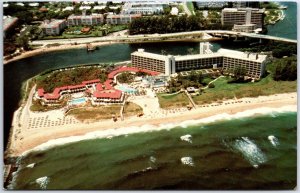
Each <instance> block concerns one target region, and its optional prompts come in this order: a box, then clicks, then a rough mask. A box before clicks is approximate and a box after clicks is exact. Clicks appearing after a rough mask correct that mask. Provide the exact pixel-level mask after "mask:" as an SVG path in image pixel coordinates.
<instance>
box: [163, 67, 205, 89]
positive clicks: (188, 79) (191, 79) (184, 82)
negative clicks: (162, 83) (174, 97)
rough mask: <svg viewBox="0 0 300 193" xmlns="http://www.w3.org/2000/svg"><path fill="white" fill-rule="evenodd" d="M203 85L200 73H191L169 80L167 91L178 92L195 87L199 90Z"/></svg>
mask: <svg viewBox="0 0 300 193" xmlns="http://www.w3.org/2000/svg"><path fill="white" fill-rule="evenodd" d="M203 84H205V83H204V82H203V76H202V74H201V73H196V72H195V71H194V70H192V71H191V73H190V75H187V76H182V75H180V74H178V76H177V77H176V78H171V80H170V81H169V82H168V89H169V91H170V92H171V93H173V92H177V91H179V90H180V89H181V88H185V89H186V88H187V87H196V88H199V87H201V86H202V85H203Z"/></svg>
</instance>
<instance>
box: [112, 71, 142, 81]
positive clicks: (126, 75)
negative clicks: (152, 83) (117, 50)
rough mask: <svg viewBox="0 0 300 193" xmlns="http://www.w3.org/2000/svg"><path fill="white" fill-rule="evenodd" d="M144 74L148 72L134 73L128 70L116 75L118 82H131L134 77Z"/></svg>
mask: <svg viewBox="0 0 300 193" xmlns="http://www.w3.org/2000/svg"><path fill="white" fill-rule="evenodd" d="M146 75H148V74H147V73H145V72H137V73H135V74H133V73H130V72H123V73H121V74H119V75H118V76H117V80H118V81H119V82H120V83H131V82H133V81H134V78H135V77H138V76H146Z"/></svg>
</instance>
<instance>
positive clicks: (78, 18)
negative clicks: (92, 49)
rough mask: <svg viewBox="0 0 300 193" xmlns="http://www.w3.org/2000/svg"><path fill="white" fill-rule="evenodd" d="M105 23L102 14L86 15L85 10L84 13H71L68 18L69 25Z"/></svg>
mask: <svg viewBox="0 0 300 193" xmlns="http://www.w3.org/2000/svg"><path fill="white" fill-rule="evenodd" d="M102 23H103V15H102V14H93V15H85V11H83V13H82V15H74V14H72V15H70V16H69V17H68V19H67V24H68V26H73V25H97V24H102Z"/></svg>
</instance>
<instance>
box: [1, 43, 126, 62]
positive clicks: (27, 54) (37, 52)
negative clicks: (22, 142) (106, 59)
mask: <svg viewBox="0 0 300 193" xmlns="http://www.w3.org/2000/svg"><path fill="white" fill-rule="evenodd" d="M116 43H121V42H114V41H112V42H93V43H92V44H93V46H100V47H101V46H106V45H111V44H116ZM85 47H86V44H78V45H73V44H64V45H59V46H54V47H49V48H47V47H44V48H37V49H34V50H30V51H26V52H23V53H22V54H21V55H18V56H15V57H13V58H11V59H8V60H5V59H3V64H4V65H6V64H8V63H10V62H14V61H17V60H21V59H23V58H29V57H32V56H37V55H40V54H43V53H49V52H55V51H60V50H70V49H80V48H85Z"/></svg>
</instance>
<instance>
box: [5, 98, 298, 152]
mask: <svg viewBox="0 0 300 193" xmlns="http://www.w3.org/2000/svg"><path fill="white" fill-rule="evenodd" d="M282 107H288V108H289V109H290V110H291V111H297V93H296V92H294V93H285V94H276V95H271V96H260V97H257V98H242V99H236V100H234V99H232V100H227V101H223V103H221V104H218V103H215V104H209V105H205V106H203V105H202V106H198V107H197V108H196V109H192V110H191V111H183V112H181V111H178V112H173V113H169V114H167V115H163V114H160V113H156V116H153V117H149V116H145V117H127V118H125V120H124V121H120V120H119V121H117V122H113V120H101V121H98V122H93V123H81V122H75V124H71V125H61V126H53V127H49V128H47V127H44V128H39V127H37V128H30V129H29V128H28V127H25V126H23V127H22V126H21V127H20V126H18V125H17V122H16V121H13V122H14V123H13V127H12V129H13V132H12V133H13V134H12V136H13V137H11V138H10V147H9V151H8V153H9V155H10V156H19V155H21V154H22V153H24V152H26V151H28V150H30V149H32V148H34V147H36V146H38V145H41V144H43V143H46V142H48V141H49V140H54V139H59V138H65V137H70V136H82V135H84V134H87V133H89V132H95V131H104V130H108V129H114V130H116V129H117V128H124V127H132V126H143V125H145V124H147V125H149V124H150V125H156V126H159V125H161V124H170V123H172V124H176V123H177V124H178V123H180V122H183V121H186V120H198V119H203V118H207V117H211V116H216V115H220V114H224V113H227V114H228V115H232V114H236V113H239V112H244V111H249V110H254V111H255V113H257V114H260V113H264V112H262V111H264V110H263V109H265V108H274V109H275V108H282ZM262 108H263V109H262ZM17 114H18V112H16V113H15V118H14V120H15V119H16V116H17ZM54 114H55V113H54Z"/></svg>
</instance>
